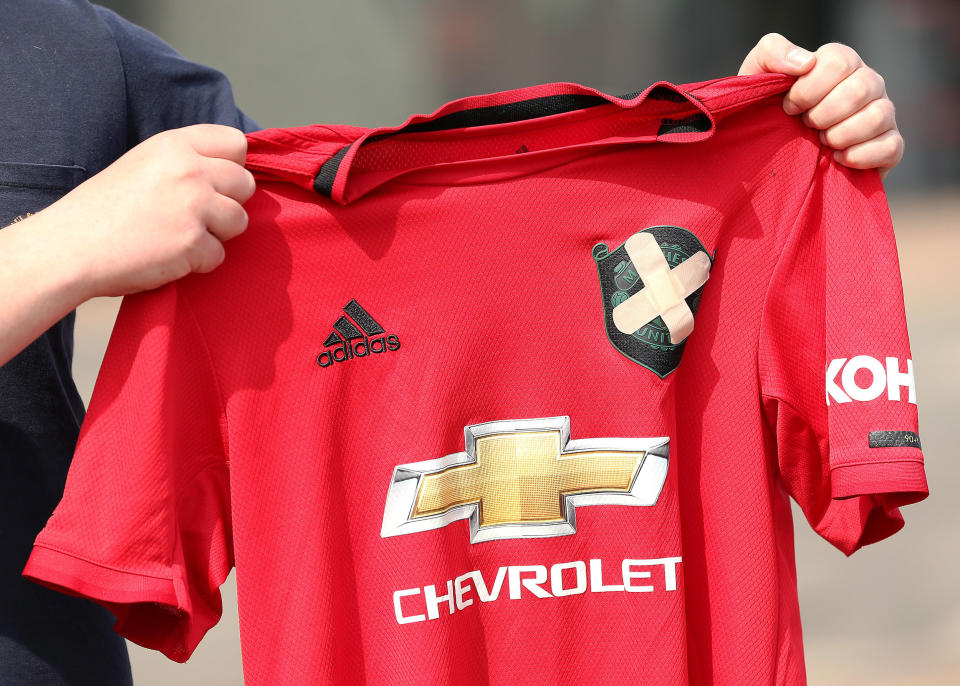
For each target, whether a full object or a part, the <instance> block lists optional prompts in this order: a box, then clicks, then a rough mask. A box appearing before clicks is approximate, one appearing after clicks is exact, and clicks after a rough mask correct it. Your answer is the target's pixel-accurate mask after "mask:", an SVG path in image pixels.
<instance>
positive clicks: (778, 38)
mask: <svg viewBox="0 0 960 686" xmlns="http://www.w3.org/2000/svg"><path fill="white" fill-rule="evenodd" d="M785 40H787V39H786V38H784V37H783V36H782V35H781V34H779V33H776V32H770V33H767V34H764V36H763V37H762V38H761V39H760V41H759V42H758V43H757V45H758V46H760V47H762V48H774V47H776V46H778V45H780V44H781V43H783V42H784V41H785Z"/></svg>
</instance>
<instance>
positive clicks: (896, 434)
mask: <svg viewBox="0 0 960 686" xmlns="http://www.w3.org/2000/svg"><path fill="white" fill-rule="evenodd" d="M870 447H871V448H919V447H920V437H919V436H918V435H917V434H916V433H914V432H913V431H871V432H870Z"/></svg>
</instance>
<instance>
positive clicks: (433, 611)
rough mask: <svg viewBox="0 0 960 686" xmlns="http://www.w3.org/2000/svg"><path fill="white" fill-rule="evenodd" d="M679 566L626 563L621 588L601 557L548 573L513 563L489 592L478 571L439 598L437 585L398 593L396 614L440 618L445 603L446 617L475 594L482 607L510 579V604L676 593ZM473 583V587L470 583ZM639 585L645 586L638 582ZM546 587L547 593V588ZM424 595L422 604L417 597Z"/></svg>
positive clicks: (671, 560)
mask: <svg viewBox="0 0 960 686" xmlns="http://www.w3.org/2000/svg"><path fill="white" fill-rule="evenodd" d="M680 562H681V559H680V558H679V557H663V558H657V559H651V560H633V559H628V560H623V561H622V562H621V564H620V576H619V578H618V579H617V581H620V582H622V583H619V584H609V583H604V580H603V563H602V561H601V560H598V559H593V560H589V565H588V563H587V562H586V561H584V560H574V561H572V562H561V563H558V564H555V565H553V566H552V567H550V568H549V569H548V568H547V567H546V566H545V565H511V566H508V567H500V568H499V569H497V573H496V576H495V577H494V580H493V585H492V587H489V590H488V586H487V584H486V582H485V580H484V578H483V574H482V573H481V572H480V571H479V570H474V571H471V572H467V573H466V574H461V575H460V576H458V577H456V578H455V579H450V580H448V581H447V582H446V583H445V587H446V593H445V594H444V595H437V587H436V586H434V585H428V586H423V587H422V588H407V589H403V590H399V591H395V592H394V594H393V610H394V615H395V616H396V618H397V623H398V624H410V623H413V622H424V621H427V620H428V619H439V618H440V615H441V612H440V607H441V605H443V604H446V607H447V610H448V612H446V613H444V614H450V615H452V614H454V613H455V612H459V611H461V610H464V609H465V608H467V607H469V606H470V605H473V604H474V598H468V597H467V596H468V595H469V594H470V593H472V592H473V591H476V599H477V600H479V601H480V603H481V604H482V603H489V602H493V601H495V600H497V599H498V598H499V597H500V589H501V588H502V587H503V583H504V580H506V581H507V585H508V588H509V593H508V597H509V599H510V600H524V599H530V598H563V597H565V596H570V595H580V594H583V593H588V592H589V593H609V592H621V593H623V592H627V593H653V592H656V591H665V592H673V591H676V590H677V565H678V564H680ZM614 568H615V567H614ZM660 570H662V571H660ZM471 580H472V581H473V584H472V585H471V584H470V583H468V582H469V581H471ZM608 580H612V579H608ZM641 581H643V582H645V583H640V582H641ZM548 583H549V588H550V590H549V591H547V590H546V589H545V588H544V586H545V585H547V584H548ZM421 595H422V596H423V598H422V600H420V599H414V598H415V597H416V596H421ZM403 598H409V600H407V601H406V602H403V601H402V599H403ZM404 610H406V614H405V613H404Z"/></svg>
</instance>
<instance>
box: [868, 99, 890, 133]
mask: <svg viewBox="0 0 960 686" xmlns="http://www.w3.org/2000/svg"><path fill="white" fill-rule="evenodd" d="M887 102H889V101H884V100H878V101H877V102H876V103H875V105H874V106H873V107H872V108H871V118H872V119H873V125H874V127H875V129H876V130H877V131H886V130H887V129H889V128H890V127H891V126H893V108H892V107H891V106H889V105H887Z"/></svg>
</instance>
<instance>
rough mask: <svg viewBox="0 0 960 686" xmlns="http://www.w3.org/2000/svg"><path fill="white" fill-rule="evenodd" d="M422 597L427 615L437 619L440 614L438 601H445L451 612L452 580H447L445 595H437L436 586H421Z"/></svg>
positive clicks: (451, 612)
mask: <svg viewBox="0 0 960 686" xmlns="http://www.w3.org/2000/svg"><path fill="white" fill-rule="evenodd" d="M423 599H424V601H425V602H426V603H427V617H429V618H430V619H437V618H438V617H439V616H440V603H447V605H448V607H449V608H450V614H453V581H452V580H451V581H448V582H447V593H446V595H437V587H436V586H424V587H423Z"/></svg>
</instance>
